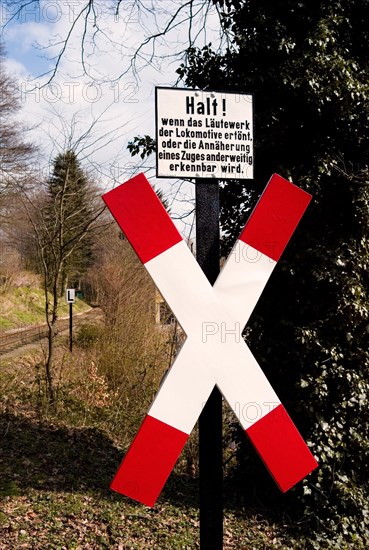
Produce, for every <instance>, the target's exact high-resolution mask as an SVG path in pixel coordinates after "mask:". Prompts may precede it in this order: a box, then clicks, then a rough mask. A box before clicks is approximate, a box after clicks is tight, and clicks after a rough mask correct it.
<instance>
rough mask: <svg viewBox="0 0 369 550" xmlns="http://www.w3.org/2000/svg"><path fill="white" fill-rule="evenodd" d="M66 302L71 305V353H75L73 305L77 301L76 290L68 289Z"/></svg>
mask: <svg viewBox="0 0 369 550" xmlns="http://www.w3.org/2000/svg"><path fill="white" fill-rule="evenodd" d="M65 300H66V302H67V304H69V351H73V304H74V302H75V300H76V291H75V289H74V288H67V290H66V291H65Z"/></svg>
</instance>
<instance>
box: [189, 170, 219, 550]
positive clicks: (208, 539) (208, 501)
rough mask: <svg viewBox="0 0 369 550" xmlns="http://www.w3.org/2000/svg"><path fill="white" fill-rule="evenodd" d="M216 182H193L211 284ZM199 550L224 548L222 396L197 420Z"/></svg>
mask: <svg viewBox="0 0 369 550" xmlns="http://www.w3.org/2000/svg"><path fill="white" fill-rule="evenodd" d="M219 256H220V255H219V187H218V181H217V180H212V179H210V180H209V179H196V257H197V261H198V263H199V264H200V267H201V268H202V270H203V271H204V273H205V275H206V277H207V278H208V280H209V282H210V283H211V284H212V285H213V284H214V283H215V280H216V278H217V276H218V274H219ZM199 468H200V548H201V550H221V549H222V548H223V456H222V395H221V393H220V391H219V390H218V388H217V387H215V388H214V390H213V392H212V393H211V395H210V397H209V399H208V401H207V403H206V405H205V407H204V409H203V411H202V413H201V416H200V419H199Z"/></svg>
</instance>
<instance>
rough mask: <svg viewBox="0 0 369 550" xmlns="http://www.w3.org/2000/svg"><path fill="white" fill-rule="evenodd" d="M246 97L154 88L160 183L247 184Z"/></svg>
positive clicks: (249, 129) (249, 126)
mask: <svg viewBox="0 0 369 550" xmlns="http://www.w3.org/2000/svg"><path fill="white" fill-rule="evenodd" d="M253 132H254V123H253V97H252V95H250V94H240V93H234V92H232V93H230V92H214V91H210V90H187V89H182V88H160V87H157V88H156V143H157V152H156V175H157V177H159V178H186V179H188V178H216V179H220V180H224V179H236V180H244V179H252V178H253V176H254V152H253Z"/></svg>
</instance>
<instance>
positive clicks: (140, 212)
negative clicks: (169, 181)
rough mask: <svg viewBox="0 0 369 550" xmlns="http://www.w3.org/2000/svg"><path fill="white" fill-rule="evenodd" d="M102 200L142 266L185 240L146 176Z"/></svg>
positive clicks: (142, 175) (133, 180)
mask: <svg viewBox="0 0 369 550" xmlns="http://www.w3.org/2000/svg"><path fill="white" fill-rule="evenodd" d="M102 198H103V200H104V201H105V204H106V205H107V207H108V208H109V210H110V212H111V213H112V214H113V216H114V218H115V220H116V222H117V224H118V225H119V227H120V228H121V229H122V231H123V233H124V234H125V235H126V237H127V239H128V240H129V242H130V243H131V245H132V246H133V248H134V250H135V252H136V254H137V256H138V257H139V258H140V260H141V262H142V263H144V264H145V263H146V262H148V261H149V260H152V258H155V257H156V256H158V255H159V254H161V253H162V252H164V251H165V250H167V249H168V248H170V247H171V246H173V245H175V244H177V243H179V242H180V241H181V240H182V237H181V235H180V233H179V232H178V230H177V229H176V227H175V225H174V224H173V222H172V220H171V219H170V217H169V216H168V214H167V212H166V210H165V208H164V206H163V205H162V203H161V201H160V199H159V198H158V197H157V195H156V193H155V191H154V190H153V188H152V187H151V185H150V184H149V182H148V181H147V179H146V177H145V175H144V174H139V175H138V176H135V177H134V178H132V179H130V180H128V181H127V182H126V183H123V184H122V185H119V187H117V188H116V189H113V190H112V191H109V192H108V193H106V194H105V195H103V197H102Z"/></svg>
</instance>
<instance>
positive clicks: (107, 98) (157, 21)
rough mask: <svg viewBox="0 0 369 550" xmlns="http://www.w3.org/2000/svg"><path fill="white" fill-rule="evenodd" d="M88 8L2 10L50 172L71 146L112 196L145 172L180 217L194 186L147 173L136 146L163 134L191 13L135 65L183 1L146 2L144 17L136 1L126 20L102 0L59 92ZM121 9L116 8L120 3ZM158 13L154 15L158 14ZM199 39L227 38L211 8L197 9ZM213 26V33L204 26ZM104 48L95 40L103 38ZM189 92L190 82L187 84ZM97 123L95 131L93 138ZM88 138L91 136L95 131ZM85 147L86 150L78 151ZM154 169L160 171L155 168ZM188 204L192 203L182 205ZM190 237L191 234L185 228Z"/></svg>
mask: <svg viewBox="0 0 369 550" xmlns="http://www.w3.org/2000/svg"><path fill="white" fill-rule="evenodd" d="M86 3H87V2H86V1H85V0H62V1H58V2H57V1H55V0H40V4H39V6H37V4H36V3H32V4H30V5H28V6H27V8H26V10H25V11H23V12H22V13H21V14H19V15H18V16H17V17H14V18H13V19H12V17H13V16H14V15H15V8H13V9H12V8H11V7H10V8H9V7H8V9H6V8H5V7H4V6H2V8H1V10H2V11H1V22H2V25H3V33H2V40H3V42H4V43H5V48H6V51H7V61H6V64H7V69H8V70H9V72H10V73H11V74H12V75H13V76H14V77H15V78H16V80H17V82H18V86H19V88H20V90H21V98H22V106H23V109H22V113H21V119H22V121H24V122H26V123H27V124H28V125H29V126H31V127H32V128H33V129H32V130H31V133H30V136H31V138H32V141H34V142H35V143H37V144H38V145H39V146H40V148H41V152H42V159H43V160H42V167H41V168H42V170H43V171H44V172H45V173H47V170H48V167H49V165H50V159H52V158H53V157H55V155H56V154H57V153H58V152H60V151H63V150H65V148H66V147H67V146H68V145H69V144H71V145H72V146H76V148H77V152H78V153H79V158H80V159H81V160H82V161H83V164H84V166H85V167H86V168H87V169H88V170H90V171H91V172H92V173H94V174H95V175H96V177H97V178H98V179H99V181H100V185H101V186H102V188H110V187H112V186H113V184H117V183H121V182H123V181H125V180H126V179H128V178H129V177H130V176H132V175H133V174H134V173H137V171H145V172H146V173H147V175H148V177H149V178H150V180H151V181H152V182H153V183H155V184H156V185H157V186H158V187H161V188H162V189H163V190H164V192H165V193H166V194H167V195H168V196H170V197H172V198H174V197H176V199H177V200H176V201H175V203H174V204H173V208H172V210H173V213H174V214H177V213H178V214H180V213H182V212H184V211H185V210H187V209H188V208H189V206H188V204H187V202H186V200H187V198H188V196H189V195H190V196H191V195H192V191H193V186H192V185H189V184H186V185H183V186H182V189H183V193H184V194H182V193H181V191H179V192H178V184H174V183H173V182H170V181H168V180H156V179H155V178H154V166H155V159H154V158H150V159H149V160H148V161H145V163H144V164H143V165H141V166H140V168H139V167H138V166H137V162H136V158H137V157H134V158H132V157H130V156H129V153H128V152H127V144H128V141H130V140H131V139H132V138H133V137H134V136H135V135H138V134H139V135H145V134H149V135H151V136H154V135H155V104H154V97H155V86H156V85H160V86H169V87H170V86H173V85H175V83H176V80H177V75H176V73H175V71H176V69H177V68H178V67H179V65H180V63H181V50H183V49H184V48H185V47H186V45H187V44H188V37H189V34H188V33H189V27H188V22H186V19H187V17H188V8H187V7H186V10H184V11H183V12H182V11H181V12H180V13H179V15H178V18H177V20H176V21H177V23H178V24H176V26H175V27H174V28H173V29H172V30H171V32H170V33H169V34H168V35H167V36H166V37H165V38H162V37H160V38H158V39H157V40H156V42H155V47H154V45H153V43H152V42H149V43H148V44H147V45H145V46H144V47H143V48H142V49H141V50H140V51H139V53H138V55H137V57H136V62H135V67H134V68H133V67H132V65H131V62H132V57H133V55H134V53H135V52H136V51H137V48H139V46H140V45H141V44H142V43H143V42H144V41H145V40H146V39H147V38H148V37H149V36H150V35H152V34H155V33H157V32H158V30H163V29H164V28H165V27H166V26H167V24H168V22H169V21H170V19H171V17H172V15H173V14H174V13H175V12H176V11H177V10H178V9H179V8H181V7H184V6H185V4H186V2H184V1H183V0H160V2H158V1H152V0H144V1H143V2H141V10H140V13H138V12H137V9H136V3H135V1H134V0H126V1H125V2H122V3H121V10H120V14H119V16H117V15H115V14H114V12H113V10H110V12H109V11H108V10H107V8H106V6H107V5H108V4H109V2H106V0H95V6H96V16H97V19H96V23H97V27H96V26H95V27H94V26H93V25H94V20H93V14H90V16H89V25H88V27H87V33H86V41H85V48H84V63H85V70H86V71H87V73H88V74H87V75H86V74H84V70H83V67H82V56H81V52H82V48H81V38H82V34H83V32H84V24H85V19H84V17H83V16H84V15H85V14H81V17H80V18H79V19H78V20H77V22H76V23H75V26H74V28H73V32H72V33H71V36H70V38H69V42H68V45H67V47H66V50H65V53H64V55H63V57H62V58H61V61H60V63H59V66H58V70H57V72H56V74H55V76H54V77H53V79H52V81H51V83H50V84H47V82H48V81H49V79H50V77H51V76H52V74H53V71H54V69H55V64H56V61H57V59H58V55H59V53H60V51H61V48H62V47H63V43H64V40H65V38H66V37H67V35H68V32H69V31H70V30H71V26H72V25H73V23H74V21H75V20H76V17H78V14H79V13H80V11H81V9H82V8H83V7H84V6H85V4H86ZM112 4H113V3H112ZM153 5H154V6H155V10H154V11H152V6H153ZM194 13H195V25H194V26H193V28H192V38H193V39H195V38H196V37H197V38H196V41H197V42H196V43H197V44H198V45H199V46H202V45H204V44H205V43H209V42H210V41H211V42H213V43H214V41H216V40H217V39H218V36H219V29H218V17H217V14H216V13H215V12H214V11H213V12H211V13H210V14H209V13H205V7H204V2H202V1H199V2H198V3H197V7H196V2H195V8H194ZM205 21H206V26H205V28H203V26H204V22H205ZM95 31H98V32H97V33H96V34H95V35H94V42H93V41H92V37H93V33H94V32H95ZM182 85H183V84H182ZM91 125H93V127H92V129H91V130H90V131H88V130H89V129H90V127H91ZM86 132H87V135H85V133H86ZM77 143H78V145H76V144H77ZM150 167H151V168H152V169H151V170H150ZM182 201H183V202H182ZM181 229H183V227H182V226H181Z"/></svg>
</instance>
